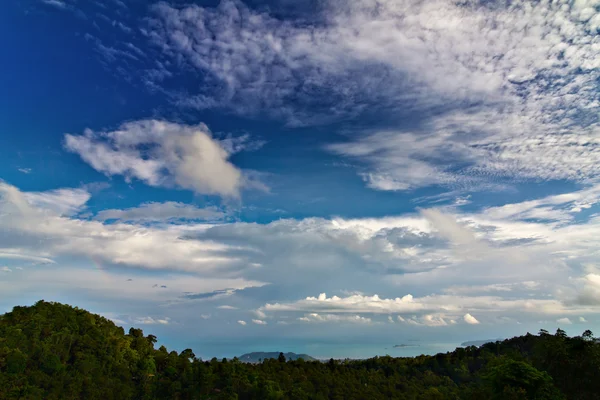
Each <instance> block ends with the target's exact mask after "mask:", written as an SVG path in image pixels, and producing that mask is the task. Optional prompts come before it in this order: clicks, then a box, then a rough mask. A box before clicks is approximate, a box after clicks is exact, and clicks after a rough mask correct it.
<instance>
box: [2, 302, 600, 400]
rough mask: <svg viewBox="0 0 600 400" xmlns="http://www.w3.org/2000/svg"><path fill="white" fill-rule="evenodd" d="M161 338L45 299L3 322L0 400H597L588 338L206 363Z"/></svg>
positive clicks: (597, 362)
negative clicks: (404, 353) (403, 354)
mask: <svg viewBox="0 0 600 400" xmlns="http://www.w3.org/2000/svg"><path fill="white" fill-rule="evenodd" d="M155 343H156V337H155V336H152V335H148V336H144V334H143V332H142V331H141V330H140V329H133V328H132V329H130V330H129V333H128V334H125V332H124V330H123V329H122V328H120V327H118V326H115V325H114V324H113V323H112V322H111V321H109V320H107V319H105V318H103V317H100V316H98V315H93V314H90V313H88V312H86V311H84V310H81V309H78V308H73V307H70V306H67V305H62V304H57V303H48V302H44V301H40V302H38V303H36V304H35V305H34V306H32V307H15V308H14V309H13V311H12V312H10V313H7V314H4V315H3V316H0V399H103V400H109V399H119V400H121V399H261V400H262V399H482V400H483V399H486V400H487V399H515V400H516V399H536V400H542V399H582V400H583V399H597V398H598V393H600V379H598V377H600V345H599V344H597V343H596V341H595V340H594V338H593V337H592V333H591V332H589V331H586V332H584V334H583V335H581V336H578V337H573V338H570V337H567V335H566V334H565V332H564V331H561V330H558V331H557V332H556V333H555V334H549V333H548V332H546V331H541V332H540V334H539V335H530V334H527V335H525V336H521V337H516V338H513V339H509V340H505V341H502V342H496V343H488V344H486V345H484V346H482V347H479V348H477V347H474V346H471V347H467V348H458V349H456V350H455V351H453V352H449V353H446V354H438V355H435V356H420V357H415V358H392V357H375V358H372V359H369V360H362V361H350V360H346V361H336V360H329V361H327V362H319V361H311V362H307V361H304V360H302V359H300V360H296V361H287V362H286V360H285V356H284V355H283V354H281V355H280V357H279V358H278V359H268V360H264V361H263V362H262V363H260V364H249V363H243V362H241V361H239V360H237V359H234V360H229V361H228V360H225V359H224V360H221V361H219V360H217V359H212V360H210V361H202V360H199V359H197V358H196V357H195V356H194V353H193V352H192V351H191V350H184V351H182V352H181V353H179V354H178V353H177V352H175V351H171V352H168V351H167V349H166V348H165V347H163V346H161V347H160V348H159V349H155V348H154V344H155Z"/></svg>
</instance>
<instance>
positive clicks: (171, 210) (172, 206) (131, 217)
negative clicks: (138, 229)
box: [95, 201, 226, 222]
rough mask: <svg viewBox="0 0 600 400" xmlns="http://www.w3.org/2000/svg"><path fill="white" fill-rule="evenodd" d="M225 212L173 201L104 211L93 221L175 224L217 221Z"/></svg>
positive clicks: (214, 208) (215, 208)
mask: <svg viewBox="0 0 600 400" xmlns="http://www.w3.org/2000/svg"><path fill="white" fill-rule="evenodd" d="M225 215H226V214H225V212H223V211H222V210H220V209H219V208H217V207H214V206H212V207H204V208H200V207H196V206H193V205H191V204H184V203H179V202H174V201H167V202H164V203H157V202H151V203H144V204H141V205H140V206H139V207H132V208H127V209H106V210H102V211H100V212H98V214H96V216H95V219H97V220H101V221H106V220H120V221H124V222H153V221H154V222H176V221H193V220H199V221H218V220H221V219H223V218H224V217H225Z"/></svg>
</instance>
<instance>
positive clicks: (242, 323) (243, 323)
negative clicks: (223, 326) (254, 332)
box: [237, 320, 246, 325]
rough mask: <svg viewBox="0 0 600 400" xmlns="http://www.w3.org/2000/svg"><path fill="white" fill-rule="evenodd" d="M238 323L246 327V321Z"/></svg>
mask: <svg viewBox="0 0 600 400" xmlns="http://www.w3.org/2000/svg"><path fill="white" fill-rule="evenodd" d="M237 323H238V324H240V325H246V321H242V320H240V321H238V322H237Z"/></svg>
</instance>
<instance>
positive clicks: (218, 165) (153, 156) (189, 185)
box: [65, 120, 244, 197]
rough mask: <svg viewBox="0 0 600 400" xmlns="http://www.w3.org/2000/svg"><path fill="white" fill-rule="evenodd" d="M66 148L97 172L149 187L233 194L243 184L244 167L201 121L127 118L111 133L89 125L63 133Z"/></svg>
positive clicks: (235, 193) (234, 194) (236, 192)
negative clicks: (77, 131)
mask: <svg viewBox="0 0 600 400" xmlns="http://www.w3.org/2000/svg"><path fill="white" fill-rule="evenodd" d="M65 148H66V149H67V150H69V151H72V152H74V153H77V154H79V156H81V158H82V159H83V160H84V161H85V162H87V163H88V164H90V165H91V166H92V167H93V168H94V169H96V170H97V171H99V172H102V173H104V174H106V175H109V176H110V175H123V176H124V177H125V178H126V179H132V178H136V179H140V180H142V181H143V182H145V183H147V184H148V185H151V186H168V187H173V186H174V187H181V188H184V189H190V190H193V191H194V192H196V193H202V194H216V195H221V196H228V197H237V196H239V191H240V189H241V187H242V186H243V185H244V176H243V174H242V171H240V170H239V168H237V167H235V166H234V165H233V164H232V163H231V162H230V161H229V156H230V153H228V152H227V150H225V148H224V147H223V146H222V145H221V143H220V142H219V140H217V139H215V138H213V136H212V134H211V132H210V131H209V129H208V128H207V127H206V125H204V124H199V125H194V126H190V125H181V124H176V123H172V122H166V121H159V120H140V121H133V122H127V123H124V124H123V125H121V126H120V127H119V129H118V130H115V131H112V132H94V131H92V130H90V129H87V130H86V131H85V132H84V134H83V135H72V134H66V135H65Z"/></svg>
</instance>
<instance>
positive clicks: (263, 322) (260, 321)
mask: <svg viewBox="0 0 600 400" xmlns="http://www.w3.org/2000/svg"><path fill="white" fill-rule="evenodd" d="M252 323H254V324H256V325H267V321H263V320H260V319H253V320H252Z"/></svg>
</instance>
